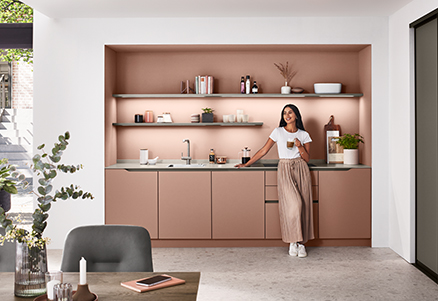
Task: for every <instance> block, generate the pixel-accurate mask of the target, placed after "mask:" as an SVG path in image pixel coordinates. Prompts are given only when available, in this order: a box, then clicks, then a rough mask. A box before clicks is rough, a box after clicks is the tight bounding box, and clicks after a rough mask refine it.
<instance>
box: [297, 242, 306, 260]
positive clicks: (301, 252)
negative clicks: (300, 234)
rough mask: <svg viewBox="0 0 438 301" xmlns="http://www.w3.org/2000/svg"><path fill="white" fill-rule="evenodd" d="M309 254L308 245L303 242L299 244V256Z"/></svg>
mask: <svg viewBox="0 0 438 301" xmlns="http://www.w3.org/2000/svg"><path fill="white" fill-rule="evenodd" d="M306 256H307V252H306V247H304V245H302V244H298V257H301V258H303V257H306Z"/></svg>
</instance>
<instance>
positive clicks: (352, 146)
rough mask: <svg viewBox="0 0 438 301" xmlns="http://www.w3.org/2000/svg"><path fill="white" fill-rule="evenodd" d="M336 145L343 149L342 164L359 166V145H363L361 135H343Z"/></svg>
mask: <svg viewBox="0 0 438 301" xmlns="http://www.w3.org/2000/svg"><path fill="white" fill-rule="evenodd" d="M336 143H337V144H339V145H341V146H342V147H343V148H344V164H359V149H358V148H359V143H364V142H363V137H362V136H361V135H359V134H354V135H351V134H344V135H342V136H341V137H339V140H338V141H336Z"/></svg>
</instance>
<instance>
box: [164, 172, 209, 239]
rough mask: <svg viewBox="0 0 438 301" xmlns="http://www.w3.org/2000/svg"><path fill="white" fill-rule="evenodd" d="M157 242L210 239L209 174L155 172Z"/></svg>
mask: <svg viewBox="0 0 438 301" xmlns="http://www.w3.org/2000/svg"><path fill="white" fill-rule="evenodd" d="M158 212H159V218H158V220H159V238H160V239H211V172H209V171H199V172H198V171H188V172H185V171H181V172H178V171H171V172H159V209H158Z"/></svg>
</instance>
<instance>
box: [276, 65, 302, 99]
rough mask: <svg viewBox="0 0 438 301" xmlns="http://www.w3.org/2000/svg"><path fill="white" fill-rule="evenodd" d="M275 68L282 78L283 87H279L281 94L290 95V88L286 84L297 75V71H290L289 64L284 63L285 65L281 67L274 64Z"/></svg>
mask: <svg viewBox="0 0 438 301" xmlns="http://www.w3.org/2000/svg"><path fill="white" fill-rule="evenodd" d="M274 65H275V67H277V69H278V70H280V74H281V75H282V76H283V78H284V86H283V87H281V94H290V91H291V89H292V88H291V87H289V86H288V85H287V84H288V83H290V82H291V80H292V78H293V77H294V76H295V75H296V74H297V71H292V70H291V69H289V62H286V65H283V64H281V63H279V64H276V63H274Z"/></svg>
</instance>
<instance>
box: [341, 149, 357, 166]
mask: <svg viewBox="0 0 438 301" xmlns="http://www.w3.org/2000/svg"><path fill="white" fill-rule="evenodd" d="M344 164H359V149H344Z"/></svg>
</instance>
